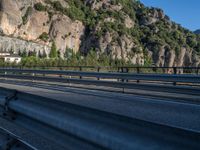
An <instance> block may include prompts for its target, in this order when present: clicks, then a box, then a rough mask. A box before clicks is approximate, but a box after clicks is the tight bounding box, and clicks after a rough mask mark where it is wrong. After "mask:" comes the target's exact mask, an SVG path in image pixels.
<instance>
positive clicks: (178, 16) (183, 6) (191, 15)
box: [140, 0, 200, 31]
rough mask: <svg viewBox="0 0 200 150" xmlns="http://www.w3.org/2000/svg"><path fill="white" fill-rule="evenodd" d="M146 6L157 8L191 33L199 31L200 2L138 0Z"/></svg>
mask: <svg viewBox="0 0 200 150" xmlns="http://www.w3.org/2000/svg"><path fill="white" fill-rule="evenodd" d="M140 1H141V2H142V3H144V4H145V5H146V6H153V7H159V8H162V9H163V10H164V12H165V13H166V14H167V15H168V16H169V17H170V18H171V20H173V21H175V22H177V23H179V24H181V25H182V26H183V27H186V28H188V29H190V30H192V31H194V30H196V29H200V0H140Z"/></svg>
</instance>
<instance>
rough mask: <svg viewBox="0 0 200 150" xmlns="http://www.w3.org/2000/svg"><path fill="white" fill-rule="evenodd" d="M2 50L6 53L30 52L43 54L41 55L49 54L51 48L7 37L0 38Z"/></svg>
mask: <svg viewBox="0 0 200 150" xmlns="http://www.w3.org/2000/svg"><path fill="white" fill-rule="evenodd" d="M0 41H1V42H0V49H1V50H4V51H7V52H9V51H14V52H16V53H18V52H19V51H20V52H21V53H22V52H24V51H26V52H27V53H28V52H29V51H31V52H36V53H37V54H38V53H41V54H44V53H45V54H49V52H50V47H48V46H46V45H42V44H38V43H34V42H28V41H24V40H20V39H17V38H10V37H6V36H0Z"/></svg>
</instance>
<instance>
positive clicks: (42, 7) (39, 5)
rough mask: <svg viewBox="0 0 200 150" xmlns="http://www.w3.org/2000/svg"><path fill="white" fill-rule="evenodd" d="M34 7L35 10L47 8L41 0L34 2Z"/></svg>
mask: <svg viewBox="0 0 200 150" xmlns="http://www.w3.org/2000/svg"><path fill="white" fill-rule="evenodd" d="M34 8H35V10H37V11H46V10H47V8H46V7H45V6H44V5H43V4H42V3H41V2H39V3H36V4H35V5H34Z"/></svg>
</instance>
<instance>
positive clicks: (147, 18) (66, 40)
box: [0, 0, 200, 67]
mask: <svg viewBox="0 0 200 150" xmlns="http://www.w3.org/2000/svg"><path fill="white" fill-rule="evenodd" d="M52 43H55V44H56V47H57V49H58V50H59V51H60V55H61V57H64V56H65V55H64V54H65V53H66V51H70V50H72V51H73V52H74V53H77V52H80V53H81V55H84V56H85V55H87V54H88V53H89V52H91V51H92V52H95V53H96V55H98V57H102V58H103V56H107V57H109V58H110V59H112V60H124V61H126V62H131V63H132V64H140V65H143V64H152V63H154V64H155V65H156V66H169V67H171V66H198V65H199V64H200V56H199V53H200V36H199V35H196V34H194V33H193V32H191V31H189V30H187V29H185V28H183V27H181V25H179V24H176V23H175V22H172V21H171V20H170V18H169V17H168V16H167V15H165V14H164V12H163V11H162V10H161V9H158V8H148V7H145V6H144V5H143V4H142V3H141V2H139V1H137V0H100V1H99V0H1V1H0V50H2V51H11V50H12V51H15V52H18V53H22V52H24V51H35V52H36V53H37V54H40V55H41V54H45V55H46V54H47V55H48V54H49V53H50V48H51V45H52Z"/></svg>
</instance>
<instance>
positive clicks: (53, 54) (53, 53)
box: [49, 41, 58, 58]
mask: <svg viewBox="0 0 200 150" xmlns="http://www.w3.org/2000/svg"><path fill="white" fill-rule="evenodd" d="M49 57H50V58H57V57H58V53H57V48H56V43H55V42H54V41H53V43H52V46H51V51H50V54H49Z"/></svg>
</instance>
